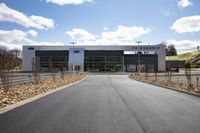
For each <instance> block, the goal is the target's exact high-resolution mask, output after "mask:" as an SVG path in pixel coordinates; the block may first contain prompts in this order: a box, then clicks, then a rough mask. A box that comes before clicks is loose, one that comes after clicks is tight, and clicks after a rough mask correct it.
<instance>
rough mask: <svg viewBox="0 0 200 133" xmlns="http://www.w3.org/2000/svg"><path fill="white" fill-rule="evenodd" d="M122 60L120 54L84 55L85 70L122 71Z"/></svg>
mask: <svg viewBox="0 0 200 133" xmlns="http://www.w3.org/2000/svg"><path fill="white" fill-rule="evenodd" d="M122 64H123V60H122V57H121V56H96V57H94V56H88V57H85V64H84V66H85V71H96V72H100V71H109V72H116V71H122V66H123V65H122Z"/></svg>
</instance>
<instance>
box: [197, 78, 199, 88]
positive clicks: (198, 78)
mask: <svg viewBox="0 0 200 133" xmlns="http://www.w3.org/2000/svg"><path fill="white" fill-rule="evenodd" d="M196 79H197V87H198V86H199V77H197V78H196Z"/></svg>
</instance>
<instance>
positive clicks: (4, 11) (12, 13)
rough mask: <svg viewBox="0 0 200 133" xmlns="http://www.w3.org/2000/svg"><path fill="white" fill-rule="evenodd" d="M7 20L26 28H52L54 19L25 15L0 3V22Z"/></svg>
mask: <svg viewBox="0 0 200 133" xmlns="http://www.w3.org/2000/svg"><path fill="white" fill-rule="evenodd" d="M1 21H2V22H3V21H8V22H14V23H17V24H20V25H23V26H25V27H27V28H29V27H34V28H37V29H49V28H54V20H53V19H49V18H44V17H42V16H35V15H32V16H26V15H25V14H23V13H22V12H20V11H17V10H14V9H11V8H9V7H8V6H7V5H6V4H4V3H0V22H1Z"/></svg>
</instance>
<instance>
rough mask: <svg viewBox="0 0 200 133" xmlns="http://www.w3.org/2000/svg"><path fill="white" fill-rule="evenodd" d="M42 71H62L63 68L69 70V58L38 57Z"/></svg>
mask: <svg viewBox="0 0 200 133" xmlns="http://www.w3.org/2000/svg"><path fill="white" fill-rule="evenodd" d="M37 58H38V61H39V64H40V71H43V72H47V71H60V70H61V69H62V68H63V69H64V70H68V57H62V56H59V57H55V56H54V57H51V56H50V57H37Z"/></svg>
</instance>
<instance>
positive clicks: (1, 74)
mask: <svg viewBox="0 0 200 133" xmlns="http://www.w3.org/2000/svg"><path fill="white" fill-rule="evenodd" d="M15 59H16V58H15V56H14V55H13V54H12V53H9V52H7V51H6V50H0V78H1V82H2V85H3V88H4V91H5V92H8V90H9V88H10V87H11V85H12V70H13V69H14V68H15V66H16V62H15Z"/></svg>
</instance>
